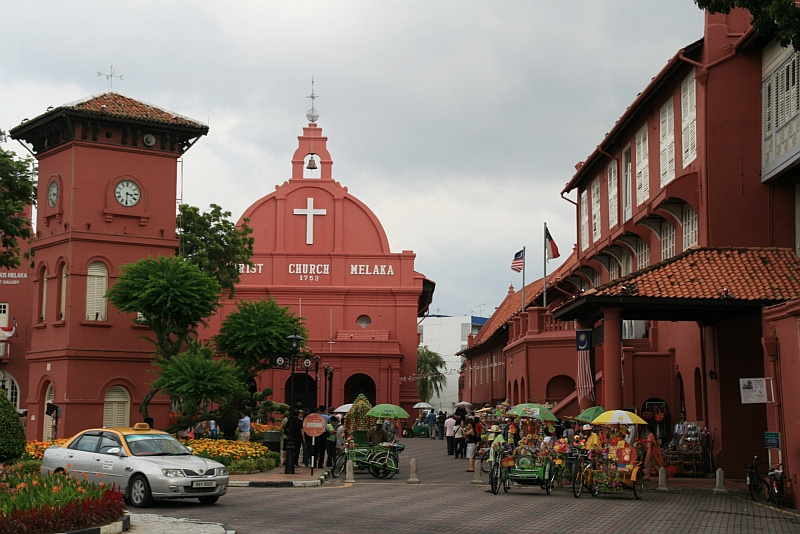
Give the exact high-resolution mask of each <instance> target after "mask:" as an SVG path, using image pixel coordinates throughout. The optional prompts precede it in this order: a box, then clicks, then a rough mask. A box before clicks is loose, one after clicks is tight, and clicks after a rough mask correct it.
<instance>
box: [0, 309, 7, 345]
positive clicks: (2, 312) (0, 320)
mask: <svg viewBox="0 0 800 534" xmlns="http://www.w3.org/2000/svg"><path fill="white" fill-rule="evenodd" d="M0 326H3V327H5V326H8V302H0ZM6 345H8V343H0V356H5V355H6Z"/></svg>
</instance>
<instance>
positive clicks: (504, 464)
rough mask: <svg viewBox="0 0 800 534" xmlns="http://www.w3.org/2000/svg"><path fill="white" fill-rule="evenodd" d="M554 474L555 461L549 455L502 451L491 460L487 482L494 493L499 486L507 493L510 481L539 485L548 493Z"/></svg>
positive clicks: (551, 489)
mask: <svg viewBox="0 0 800 534" xmlns="http://www.w3.org/2000/svg"><path fill="white" fill-rule="evenodd" d="M555 474H556V469H555V463H554V462H553V460H552V458H550V457H549V456H539V455H532V454H508V453H504V454H502V456H501V455H499V454H498V455H497V456H496V457H495V460H494V461H493V462H492V468H491V471H490V472H489V484H490V486H491V488H492V493H494V494H495V495H497V493H498V492H499V491H500V486H503V491H504V492H506V493H508V490H510V489H511V483H512V482H515V483H517V484H519V485H521V486H539V487H541V488H542V489H543V490H545V491H546V492H547V494H548V495H550V493H551V492H552V491H553V484H554V483H555Z"/></svg>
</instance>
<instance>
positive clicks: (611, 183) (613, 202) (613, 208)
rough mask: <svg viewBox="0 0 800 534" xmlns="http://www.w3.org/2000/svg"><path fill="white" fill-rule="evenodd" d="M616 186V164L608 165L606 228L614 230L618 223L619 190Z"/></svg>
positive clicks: (614, 162) (613, 162)
mask: <svg viewBox="0 0 800 534" xmlns="http://www.w3.org/2000/svg"><path fill="white" fill-rule="evenodd" d="M618 187H619V186H618V185H617V162H616V161H612V162H611V163H609V164H608V227H609V228H614V227H615V226H616V225H617V223H618V222H619V190H618Z"/></svg>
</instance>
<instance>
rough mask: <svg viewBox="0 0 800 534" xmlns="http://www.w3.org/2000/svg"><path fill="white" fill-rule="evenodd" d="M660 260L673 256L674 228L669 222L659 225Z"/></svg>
mask: <svg viewBox="0 0 800 534" xmlns="http://www.w3.org/2000/svg"><path fill="white" fill-rule="evenodd" d="M660 234H661V260H662V261H663V260H667V259H669V258H671V257H673V256H674V255H675V227H674V226H672V223H670V222H669V221H662V223H661V232H660Z"/></svg>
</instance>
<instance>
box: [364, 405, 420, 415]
mask: <svg viewBox="0 0 800 534" xmlns="http://www.w3.org/2000/svg"><path fill="white" fill-rule="evenodd" d="M367 415H368V416H370V417H377V418H379V419H407V418H408V417H411V416H410V415H408V412H407V411H405V410H404V409H402V408H401V407H400V406H395V405H394V404H376V405H375V406H373V407H372V409H371V410H370V411H368V412H367Z"/></svg>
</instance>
